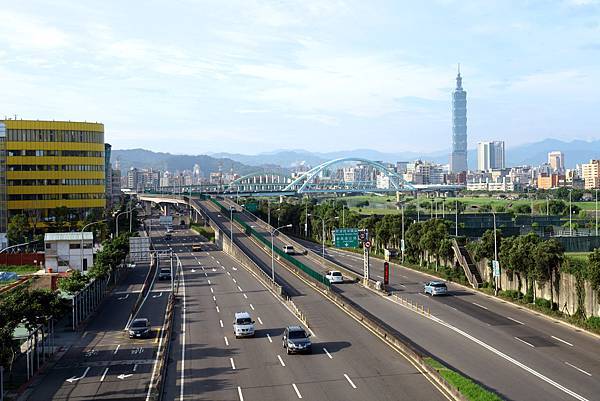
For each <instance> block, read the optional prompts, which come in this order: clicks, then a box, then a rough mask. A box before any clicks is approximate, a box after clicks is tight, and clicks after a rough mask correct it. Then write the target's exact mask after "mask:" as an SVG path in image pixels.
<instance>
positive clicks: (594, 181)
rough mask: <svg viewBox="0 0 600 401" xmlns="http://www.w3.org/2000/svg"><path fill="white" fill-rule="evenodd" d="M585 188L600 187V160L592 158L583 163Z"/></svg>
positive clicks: (582, 175)
mask: <svg viewBox="0 0 600 401" xmlns="http://www.w3.org/2000/svg"><path fill="white" fill-rule="evenodd" d="M581 177H582V178H583V181H584V183H585V184H584V186H585V189H600V160H590V162H589V163H584V164H582V165H581Z"/></svg>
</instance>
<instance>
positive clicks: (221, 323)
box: [219, 319, 223, 327]
mask: <svg viewBox="0 0 600 401" xmlns="http://www.w3.org/2000/svg"><path fill="white" fill-rule="evenodd" d="M219 324H220V325H221V327H223V321H222V320H220V319H219Z"/></svg>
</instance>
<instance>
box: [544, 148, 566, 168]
mask: <svg viewBox="0 0 600 401" xmlns="http://www.w3.org/2000/svg"><path fill="white" fill-rule="evenodd" d="M548 164H549V165H550V167H552V170H554V171H556V172H559V173H560V172H564V171H565V155H564V154H563V152H561V151H559V150H555V151H553V152H550V153H548Z"/></svg>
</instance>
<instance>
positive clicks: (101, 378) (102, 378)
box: [100, 368, 108, 382]
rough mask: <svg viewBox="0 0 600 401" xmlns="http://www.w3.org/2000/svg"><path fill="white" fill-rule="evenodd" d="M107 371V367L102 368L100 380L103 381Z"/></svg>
mask: <svg viewBox="0 0 600 401" xmlns="http://www.w3.org/2000/svg"><path fill="white" fill-rule="evenodd" d="M107 373H108V368H106V369H104V373H102V377H100V381H101V382H103V381H104V378H105V377H106V374H107Z"/></svg>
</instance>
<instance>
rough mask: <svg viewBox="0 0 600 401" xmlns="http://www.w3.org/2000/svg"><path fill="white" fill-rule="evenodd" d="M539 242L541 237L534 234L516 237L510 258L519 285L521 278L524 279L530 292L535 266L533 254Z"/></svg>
mask: <svg viewBox="0 0 600 401" xmlns="http://www.w3.org/2000/svg"><path fill="white" fill-rule="evenodd" d="M539 242H540V239H539V237H538V236H537V235H535V234H534V233H528V234H527V235H521V236H519V237H516V239H515V240H514V241H513V246H512V247H511V250H510V254H509V257H508V259H509V264H510V266H511V268H512V269H513V271H514V272H515V273H517V277H519V283H520V278H521V277H524V278H525V286H526V287H527V289H528V290H529V289H530V286H529V284H530V283H532V280H531V279H532V270H533V267H534V265H535V260H534V256H533V252H534V249H535V246H536V245H537V244H538V243H539Z"/></svg>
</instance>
